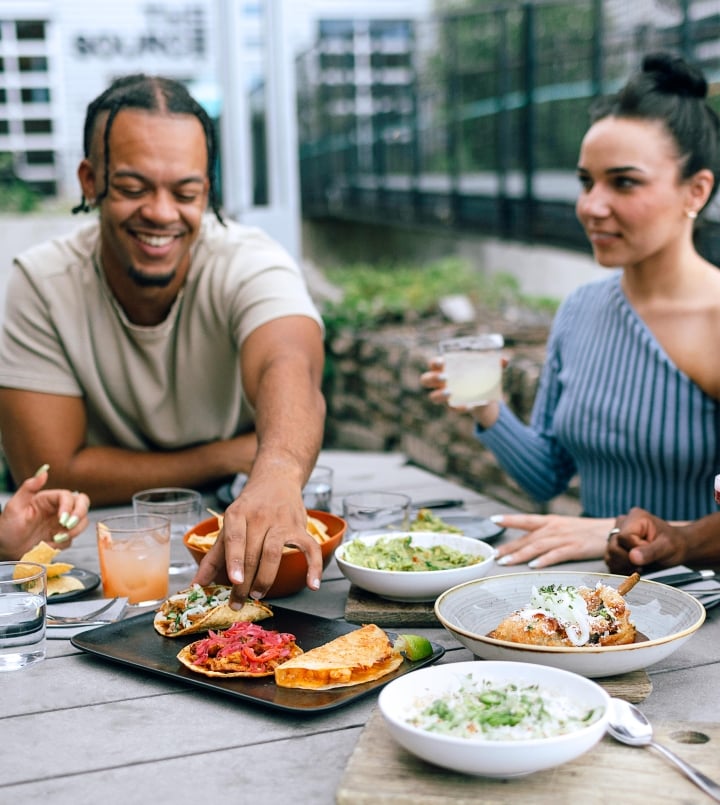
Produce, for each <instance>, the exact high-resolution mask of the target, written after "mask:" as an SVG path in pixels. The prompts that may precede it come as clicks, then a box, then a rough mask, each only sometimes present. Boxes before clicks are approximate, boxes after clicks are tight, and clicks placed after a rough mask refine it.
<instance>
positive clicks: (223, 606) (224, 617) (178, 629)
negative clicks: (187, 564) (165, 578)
mask: <svg viewBox="0 0 720 805" xmlns="http://www.w3.org/2000/svg"><path fill="white" fill-rule="evenodd" d="M231 590H232V588H231V587H227V586H224V585H221V584H210V585H208V586H207V587H201V586H200V585H199V584H193V585H192V587H189V588H188V589H187V590H181V591H180V592H178V593H175V594H174V595H171V596H170V597H169V598H168V599H167V600H166V601H165V602H164V603H163V604H162V605H161V607H160V609H158V611H157V612H156V613H155V618H154V620H153V626H154V627H155V631H156V632H159V633H160V634H161V635H163V637H182V635H187V634H196V633H197V632H207V631H209V630H210V629H227V627H228V626H232V624H233V623H237V622H238V621H248V622H250V621H261V620H264V619H265V618H271V617H272V614H273V613H272V610H271V609H270V607H269V606H268V605H267V604H263V603H262V602H261V601H254V600H248V601H246V602H245V604H244V605H243V607H242V609H232V608H231V607H230V603H229V602H230V592H231Z"/></svg>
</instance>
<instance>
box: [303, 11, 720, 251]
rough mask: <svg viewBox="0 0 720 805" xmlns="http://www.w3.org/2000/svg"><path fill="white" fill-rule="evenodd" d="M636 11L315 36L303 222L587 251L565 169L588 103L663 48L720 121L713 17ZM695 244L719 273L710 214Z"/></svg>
mask: <svg viewBox="0 0 720 805" xmlns="http://www.w3.org/2000/svg"><path fill="white" fill-rule="evenodd" d="M651 1H652V0H651ZM635 5H636V4H634V3H630V4H624V3H618V2H614V0H535V2H524V3H518V2H508V3H505V4H501V3H499V4H498V5H497V6H495V7H493V8H492V9H491V10H483V11H472V12H466V13H459V12H458V13H454V14H451V15H450V14H449V15H446V16H439V17H433V18H429V19H426V20H421V21H415V22H414V23H409V22H408V23H406V24H404V25H399V24H397V23H395V25H394V28H393V29H392V33H391V35H389V36H388V37H387V38H386V39H383V38H382V35H379V34H378V29H377V26H376V28H375V29H373V31H374V34H373V35H372V36H370V35H367V31H368V30H369V28H368V26H367V25H364V24H363V23H361V22H358V23H357V24H356V26H355V30H354V32H353V33H350V34H349V33H348V31H347V30H346V31H345V33H344V36H343V39H342V42H341V43H340V42H338V41H334V40H333V39H332V38H329V39H321V40H318V43H317V45H316V47H315V48H313V49H312V50H311V51H309V52H308V53H305V54H303V56H301V57H300V58H299V60H298V75H299V79H298V88H299V98H298V101H299V102H298V119H299V132H300V165H301V168H300V170H301V193H302V208H303V215H304V216H306V217H308V218H313V217H336V218H342V219H351V220H353V219H354V220H364V221H373V222H386V223H387V222H390V223H391V222H394V221H397V222H402V223H412V224H419V225H425V226H429V225H432V226H441V227H445V228H447V227H450V228H455V229H465V230H472V231H474V232H479V233H486V234H490V235H493V236H496V237H502V238H508V239H515V240H522V241H529V242H545V243H551V244H553V245H560V246H565V247H569V248H573V249H581V250H584V251H588V246H587V242H586V239H585V236H584V234H583V232H582V230H581V228H580V225H579V224H578V222H577V221H576V219H575V214H574V201H575V197H576V194H577V189H578V186H577V182H576V179H575V164H576V159H577V151H578V147H579V144H580V141H581V139H582V135H583V133H584V131H585V129H586V126H587V120H588V110H589V107H590V105H591V103H592V101H593V99H594V98H596V97H597V96H599V95H602V94H604V93H608V92H612V91H614V90H615V89H616V88H617V87H618V86H619V85H620V84H621V83H622V82H623V81H624V80H625V78H626V77H627V76H628V75H629V74H630V73H631V72H633V71H634V70H636V69H637V68H638V66H639V64H640V61H641V58H642V55H643V54H644V53H647V52H650V51H653V50H668V51H671V52H675V53H678V54H681V55H684V56H685V57H686V58H688V59H689V60H691V61H694V62H696V63H697V64H699V65H700V66H701V67H702V69H703V70H704V72H705V74H706V76H707V77H708V80H709V81H710V82H711V89H712V90H713V91H714V94H712V95H711V98H710V102H711V103H712V104H714V105H715V108H716V109H717V110H719V111H720V92H718V91H717V90H720V10H718V11H716V12H715V13H708V12H707V9H708V7H709V6H711V4H708V3H706V2H705V3H701V2H700V0H698V2H697V3H696V4H695V5H696V12H697V13H695V14H693V5H694V3H693V1H692V0H676V2H674V3H669V2H667V0H654V5H655V8H654V10H653V13H652V14H648V13H647V9H645V12H643V13H639V12H638V11H637V9H636V8H635ZM702 14H705V16H702ZM649 20H651V21H649ZM363 36H365V38H364V39H363ZM368 42H369V47H370V50H371V54H370V56H369V57H368V54H367V50H368ZM358 43H359V44H358ZM338 51H342V53H343V58H342V60H341V61H340V62H338V60H337V58H335V60H334V61H333V62H332V64H333V65H337V64H340V65H341V66H340V67H335V69H333V70H331V71H330V72H327V70H326V69H325V68H323V66H322V65H323V64H325V65H327V64H328V61H327V59H325V61H324V62H323V60H322V58H321V57H322V54H323V53H324V52H335V53H337V52H338ZM698 245H699V247H700V249H701V251H703V252H704V253H705V254H706V255H707V256H708V257H709V258H710V259H711V260H713V261H714V262H716V263H718V264H720V206H718V204H716V205H715V206H714V207H713V208H712V209H711V210H710V211H709V212H708V215H707V220H706V222H705V224H704V226H703V227H702V229H701V230H700V232H699V238H698Z"/></svg>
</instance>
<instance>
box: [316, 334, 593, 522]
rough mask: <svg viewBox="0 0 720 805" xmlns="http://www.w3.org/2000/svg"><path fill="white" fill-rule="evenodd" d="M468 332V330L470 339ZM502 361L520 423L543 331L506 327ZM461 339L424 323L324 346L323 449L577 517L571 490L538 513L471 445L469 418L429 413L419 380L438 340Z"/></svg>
mask: <svg viewBox="0 0 720 805" xmlns="http://www.w3.org/2000/svg"><path fill="white" fill-rule="evenodd" d="M475 329H476V328H473V331H475ZM492 330H494V331H499V332H503V333H504V335H505V341H506V350H505V355H506V357H507V358H508V360H509V363H508V366H507V368H506V370H505V373H504V378H503V384H504V391H505V395H506V399H507V401H508V403H509V404H510V406H511V408H512V409H513V410H514V411H515V413H517V414H518V416H520V417H521V418H522V419H523V420H524V421H528V419H529V415H530V410H531V408H532V403H533V399H534V397H535V392H536V389H537V383H538V379H539V376H540V371H541V368H542V363H543V360H544V356H545V339H546V336H547V330H546V329H545V328H537V327H531V328H529V330H528V329H526V330H523V329H522V328H517V327H516V328H512V327H508V325H507V323H501V324H498V323H496V324H495V326H493V327H492ZM456 334H462V333H461V331H459V329H458V328H457V327H456V326H454V327H449V326H448V325H447V324H446V323H445V324H443V323H433V322H427V321H421V322H417V323H416V324H413V325H409V324H403V325H395V326H387V327H382V328H380V329H378V330H374V331H362V332H351V331H342V332H340V333H338V334H336V335H331V336H330V337H329V339H328V344H327V347H328V363H329V366H330V372H329V376H328V378H327V379H326V384H325V392H326V397H327V401H328V424H327V434H326V441H325V445H326V447H330V448H332V447H334V448H338V449H351V450H353V449H355V450H398V451H401V452H403V453H405V455H407V457H408V459H409V460H410V461H412V462H413V463H415V464H417V465H418V466H421V467H424V468H426V469H428V470H430V471H432V472H434V473H438V474H441V475H443V476H445V477H448V478H451V479H452V480H454V481H457V482H459V483H461V484H463V485H465V486H468V487H471V488H473V489H477V490H478V491H480V492H482V493H484V494H487V495H489V496H491V497H493V498H496V499H497V500H500V501H502V502H504V503H506V504H507V505H508V506H511V507H515V508H518V509H520V510H522V511H532V512H545V511H548V512H557V513H565V514H577V513H579V505H578V498H577V488H576V485H573V487H572V488H571V489H570V490H569V491H568V493H567V494H566V495H563V496H560V497H558V498H556V499H555V500H553V501H551V502H550V503H549V504H545V505H541V504H538V503H537V502H536V501H534V500H532V499H531V498H529V497H528V496H527V495H526V494H525V493H524V492H523V491H522V490H521V489H520V488H519V487H518V485H517V484H516V483H515V482H514V481H513V480H512V479H511V478H509V477H508V476H507V475H506V474H505V473H504V472H503V471H502V470H501V469H500V468H499V466H498V464H497V462H496V460H495V458H494V456H493V454H492V453H491V452H490V451H488V450H486V449H485V448H484V447H483V446H482V445H481V444H480V443H479V442H478V441H477V439H476V438H475V436H474V433H473V424H472V420H471V418H470V416H468V415H467V414H465V415H461V414H458V413H457V412H454V411H451V410H450V409H448V408H447V407H446V406H441V405H435V404H434V403H431V402H430V400H429V399H428V395H427V392H426V391H425V390H423V389H422V388H420V385H419V377H420V374H421V373H422V372H423V371H424V369H425V368H426V366H427V362H428V360H429V358H431V357H432V356H433V355H435V353H436V349H435V345H436V344H437V342H438V341H439V340H440V339H441V338H445V337H448V336H450V335H456Z"/></svg>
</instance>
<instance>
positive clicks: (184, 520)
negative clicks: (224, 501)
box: [132, 486, 203, 576]
mask: <svg viewBox="0 0 720 805" xmlns="http://www.w3.org/2000/svg"><path fill="white" fill-rule="evenodd" d="M132 504H133V511H134V512H135V514H159V515H160V516H161V517H167V518H168V520H170V543H171V544H170V551H171V554H173V555H179V556H182V557H183V558H182V560H179V559H175V560H173V559H172V557H171V561H170V569H169V573H170V575H171V576H173V575H176V574H178V573H190V572H193V573H194V571H195V570H196V569H197V565H196V564H195V562H194V561H192V557H190V556H189V554H188V552H187V549H186V548H185V545H184V544H183V541H182V539H183V537H184V536H185V534H186V533H187V532H188V531H189V530H190V529H191V528H193V527H194V526H196V525H197V524H198V523H199V522H200V520H202V519H203V498H202V495H201V494H200V492H197V491H196V490H195V489H183V488H182V487H178V486H163V487H158V488H156V489H143V491H142V492H136V493H135V494H134V495H133V499H132Z"/></svg>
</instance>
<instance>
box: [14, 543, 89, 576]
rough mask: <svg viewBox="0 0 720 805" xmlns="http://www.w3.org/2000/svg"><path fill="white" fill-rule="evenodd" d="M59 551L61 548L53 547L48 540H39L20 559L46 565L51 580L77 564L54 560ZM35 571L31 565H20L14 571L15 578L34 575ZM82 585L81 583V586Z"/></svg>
mask: <svg viewBox="0 0 720 805" xmlns="http://www.w3.org/2000/svg"><path fill="white" fill-rule="evenodd" d="M59 553H60V549H59V548H53V547H52V546H51V545H48V544H47V542H38V544H37V545H36V546H35V547H34V548H31V549H30V550H29V551H27V552H26V553H24V554H23V555H22V556H21V557H20V561H21V562H35V563H36V564H38V565H44V566H45V571H46V575H47V578H48V580H50V579H52V578H56V577H58V576H62V575H63V574H64V573H67V572H69V571H70V570H72V569H73V568H74V567H75V565H71V564H68V563H67V562H53V559H54V558H55V557H56V556H57V555H58V554H59ZM34 572H35V571H34V568H32V567H30V565H18V566H17V567H16V568H15V571H14V572H13V578H16V579H22V578H25V577H26V576H32V574H33V573H34ZM48 586H49V585H48ZM82 586H83V585H82V584H81V585H80V587H82Z"/></svg>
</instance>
